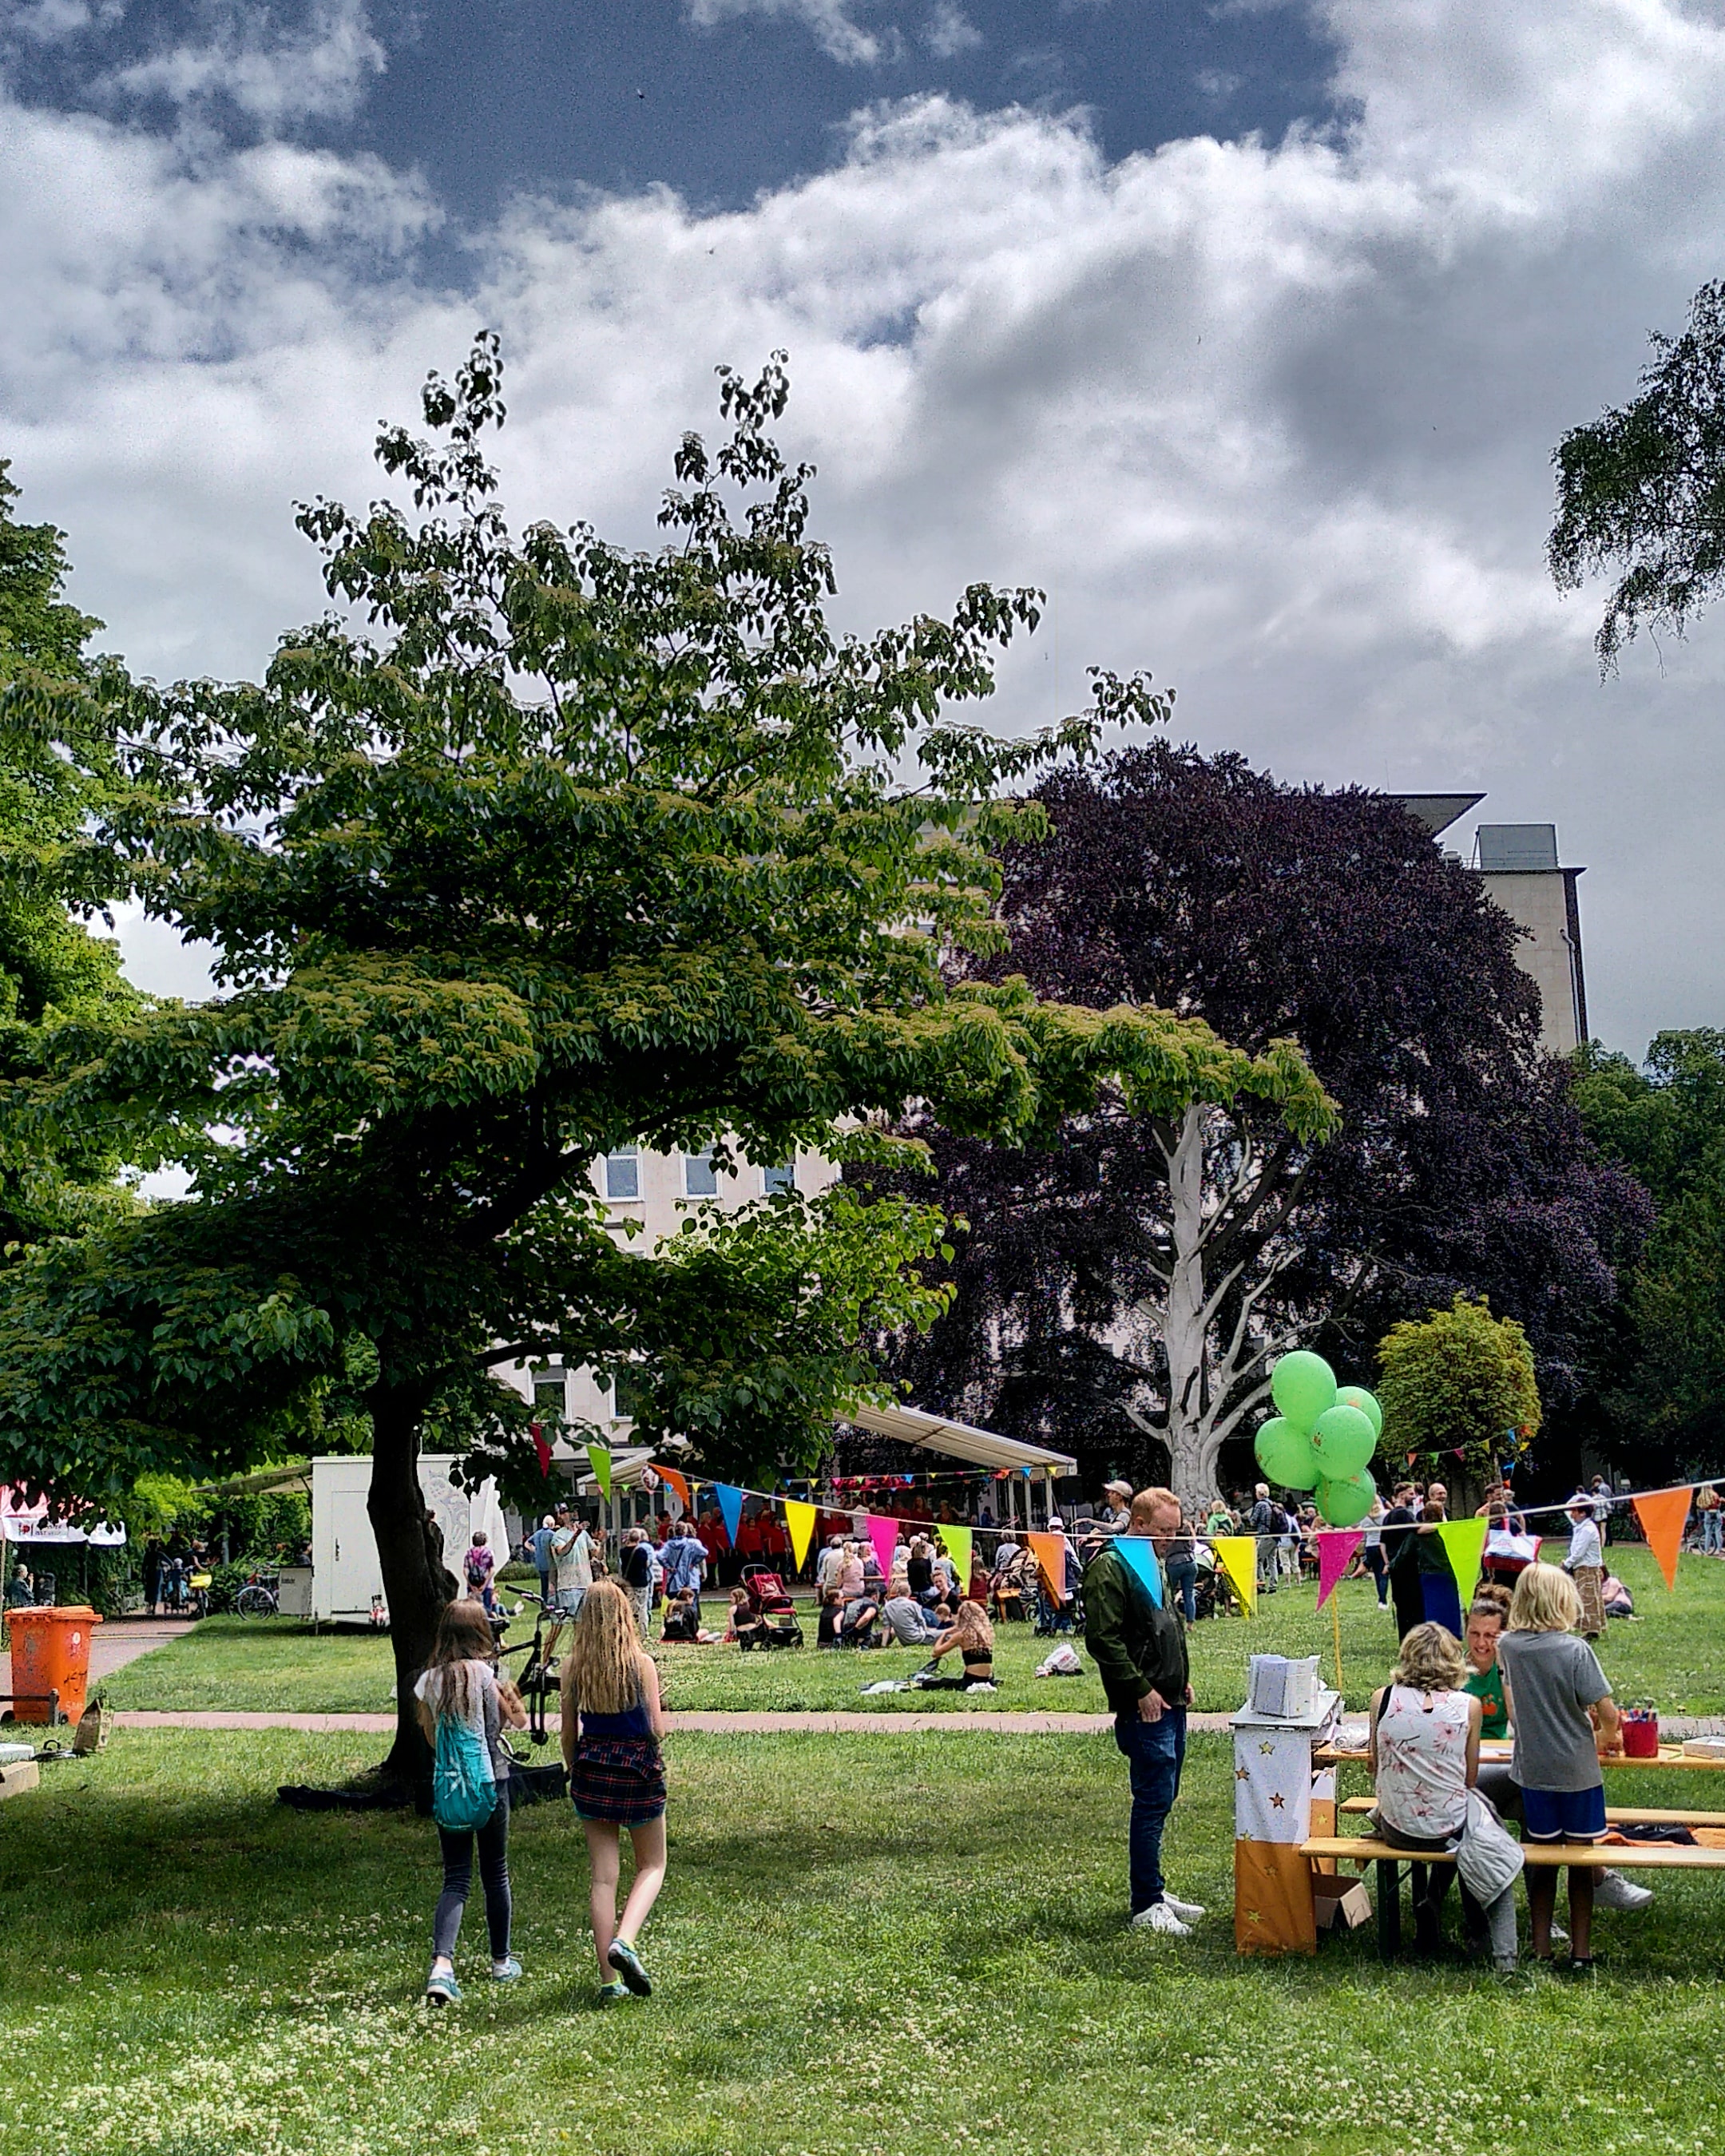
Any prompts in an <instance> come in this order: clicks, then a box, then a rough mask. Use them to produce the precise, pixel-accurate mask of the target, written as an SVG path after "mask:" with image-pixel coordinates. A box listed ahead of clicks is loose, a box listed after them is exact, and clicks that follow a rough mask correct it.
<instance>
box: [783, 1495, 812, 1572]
mask: <svg viewBox="0 0 1725 2156" xmlns="http://www.w3.org/2000/svg"><path fill="white" fill-rule="evenodd" d="M780 1502H781V1503H782V1504H783V1507H784V1523H785V1525H786V1527H788V1529H789V1530H790V1537H791V1554H792V1556H793V1557H794V1558H796V1560H797V1569H798V1572H800V1571H801V1570H802V1569H803V1562H804V1560H805V1559H806V1558H807V1557H808V1555H809V1540H810V1538H811V1537H812V1536H813V1535H814V1519H815V1512H814V1506H813V1505H805V1504H804V1503H803V1501H802V1500H801V1499H800V1498H797V1497H785V1498H782V1499H781V1500H780Z"/></svg>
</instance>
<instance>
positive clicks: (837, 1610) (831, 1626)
mask: <svg viewBox="0 0 1725 2156" xmlns="http://www.w3.org/2000/svg"><path fill="white" fill-rule="evenodd" d="M819 1604H820V1616H819V1621H818V1622H817V1624H816V1625H815V1628H814V1644H815V1645H816V1646H817V1647H836V1646H837V1645H838V1644H839V1625H840V1624H841V1622H842V1621H843V1620H844V1615H845V1598H844V1597H843V1596H842V1595H841V1594H839V1590H838V1589H837V1588H836V1587H829V1588H826V1589H823V1590H822V1593H821V1595H820V1598H819Z"/></svg>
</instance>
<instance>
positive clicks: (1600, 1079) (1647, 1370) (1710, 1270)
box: [1576, 1026, 1725, 1475]
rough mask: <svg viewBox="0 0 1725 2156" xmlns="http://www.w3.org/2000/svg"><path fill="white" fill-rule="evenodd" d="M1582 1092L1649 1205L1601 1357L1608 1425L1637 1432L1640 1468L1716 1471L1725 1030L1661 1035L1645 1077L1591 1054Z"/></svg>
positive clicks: (1724, 1255) (1615, 1059) (1723, 1302)
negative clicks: (1649, 1218)
mask: <svg viewBox="0 0 1725 2156" xmlns="http://www.w3.org/2000/svg"><path fill="white" fill-rule="evenodd" d="M1576 1098H1577V1101H1578V1104H1579V1106H1580V1109H1581V1111H1582V1114H1583V1116H1584V1119H1585V1121H1586V1122H1587V1126H1588V1128H1589V1132H1590V1133H1591V1134H1592V1136H1593V1137H1594V1141H1595V1142H1596V1143H1597V1144H1598V1145H1599V1148H1600V1150H1601V1151H1602V1152H1604V1153H1606V1154H1608V1155H1609V1157H1610V1158H1613V1159H1614V1160H1616V1161H1619V1162H1620V1163H1622V1165H1623V1166H1624V1167H1625V1168H1627V1169H1628V1170H1629V1171H1630V1173H1631V1174H1632V1175H1634V1176H1635V1178H1637V1180H1638V1181H1640V1183H1643V1184H1645V1187H1646V1188H1647V1190H1648V1191H1649V1193H1651V1196H1652V1199H1653V1204H1654V1226H1653V1232H1652V1234H1651V1236H1650V1237H1649V1238H1648V1240H1647V1243H1646V1245H1645V1249H1644V1250H1643V1251H1642V1253H1641V1259H1640V1265H1638V1266H1637V1268H1636V1270H1635V1273H1634V1275H1633V1276H1632V1277H1631V1280H1630V1285H1629V1288H1628V1292H1627V1294H1626V1296H1625V1301H1624V1306H1623V1312H1622V1318H1621V1322H1620V1323H1619V1324H1618V1325H1617V1327H1615V1328H1614V1332H1613V1336H1612V1338H1611V1340H1610V1341H1609V1343H1608V1345H1607V1347H1606V1349H1605V1351H1604V1354H1603V1355H1602V1358H1601V1362H1602V1366H1603V1367H1602V1368H1601V1370H1600V1374H1599V1395H1600V1401H1601V1404H1602V1406H1603V1408H1604V1414H1605V1418H1606V1421H1607V1424H1608V1426H1609V1429H1610V1430H1611V1431H1612V1433H1613V1435H1615V1436H1616V1438H1617V1439H1618V1441H1619V1442H1620V1443H1621V1442H1622V1440H1623V1439H1624V1437H1625V1435H1629V1436H1632V1439H1633V1443H1634V1448H1635V1453H1636V1455H1637V1460H1638V1464H1639V1467H1640V1470H1641V1471H1645V1472H1648V1473H1650V1474H1657V1475H1663V1474H1665V1473H1666V1472H1668V1471H1669V1472H1681V1471H1686V1470H1690V1469H1703V1468H1704V1469H1707V1470H1712V1469H1713V1468H1716V1467H1717V1466H1718V1465H1719V1464H1720V1463H1721V1461H1722V1460H1725V1032H1722V1031H1720V1030H1719V1029H1717V1027H1711V1026H1708V1027H1701V1028H1698V1029H1695V1030H1693V1031H1690V1032H1670V1033H1661V1034H1660V1035H1659V1036H1658V1037H1657V1038H1656V1039H1655V1040H1654V1041H1653V1043H1652V1044H1651V1046H1650V1047H1649V1049H1648V1050H1647V1060H1646V1062H1645V1065H1643V1066H1642V1067H1641V1068H1640V1069H1637V1067H1636V1066H1635V1064H1634V1063H1632V1062H1631V1061H1630V1059H1629V1057H1627V1056H1626V1055H1610V1054H1607V1053H1606V1052H1604V1050H1599V1049H1589V1050H1584V1051H1583V1054H1582V1056H1581V1058H1580V1060H1579V1075H1578V1078H1577V1083H1576Z"/></svg>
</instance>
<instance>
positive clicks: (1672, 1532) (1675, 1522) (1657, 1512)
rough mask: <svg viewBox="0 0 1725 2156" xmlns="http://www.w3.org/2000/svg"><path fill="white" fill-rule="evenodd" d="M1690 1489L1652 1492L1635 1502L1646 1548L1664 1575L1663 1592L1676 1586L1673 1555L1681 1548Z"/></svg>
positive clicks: (1675, 1560) (1675, 1556) (1636, 1513)
mask: <svg viewBox="0 0 1725 2156" xmlns="http://www.w3.org/2000/svg"><path fill="white" fill-rule="evenodd" d="M1694 1495H1695V1492H1694V1491H1693V1490H1692V1489H1691V1488H1687V1487H1686V1488H1684V1489H1681V1490H1656V1491H1652V1492H1651V1493H1650V1494H1649V1495H1648V1496H1645V1497H1637V1498H1636V1499H1635V1517H1636V1518H1637V1519H1638V1520H1640V1522H1641V1532H1642V1533H1643V1534H1644V1535H1645V1536H1646V1537H1647V1547H1648V1548H1649V1549H1651V1551H1652V1553H1653V1554H1654V1557H1655V1558H1656V1559H1657V1561H1658V1564H1659V1568H1660V1570H1661V1572H1662V1573H1664V1574H1665V1584H1666V1587H1667V1589H1671V1590H1675V1589H1676V1584H1677V1554H1678V1552H1679V1551H1680V1550H1681V1548H1682V1547H1683V1528H1684V1525H1685V1523H1686V1521H1687V1520H1688V1517H1689V1501H1690V1499H1691V1498H1692V1496H1694Z"/></svg>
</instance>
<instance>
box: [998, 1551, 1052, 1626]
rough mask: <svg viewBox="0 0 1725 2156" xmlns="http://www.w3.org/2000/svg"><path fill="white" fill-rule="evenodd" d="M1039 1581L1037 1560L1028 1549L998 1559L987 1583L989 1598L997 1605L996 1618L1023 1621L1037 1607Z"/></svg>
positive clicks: (1015, 1622)
mask: <svg viewBox="0 0 1725 2156" xmlns="http://www.w3.org/2000/svg"><path fill="white" fill-rule="evenodd" d="M1039 1588H1040V1571H1039V1568H1038V1566H1037V1563H1036V1560H1035V1558H1034V1557H1032V1556H1031V1554H1030V1553H1029V1550H1027V1549H1014V1550H1013V1551H1012V1552H1011V1553H1010V1555H1009V1556H1007V1557H1005V1558H997V1560H996V1562H995V1566H994V1573H993V1578H991V1579H990V1581H989V1582H988V1599H989V1600H990V1601H991V1602H992V1603H993V1605H994V1615H995V1617H996V1619H997V1620H999V1621H1000V1622H1002V1623H1004V1624H1008V1625H1019V1624H1022V1623H1023V1622H1024V1620H1025V1618H1026V1617H1028V1616H1029V1615H1030V1614H1031V1613H1032V1611H1033V1610H1034V1608H1035V1604H1036V1597H1037V1594H1038V1592H1039Z"/></svg>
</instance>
